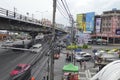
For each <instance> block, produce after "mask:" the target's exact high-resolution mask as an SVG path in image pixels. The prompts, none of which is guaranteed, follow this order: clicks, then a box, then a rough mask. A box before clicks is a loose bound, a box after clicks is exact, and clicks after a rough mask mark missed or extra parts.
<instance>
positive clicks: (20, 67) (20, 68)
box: [10, 64, 30, 77]
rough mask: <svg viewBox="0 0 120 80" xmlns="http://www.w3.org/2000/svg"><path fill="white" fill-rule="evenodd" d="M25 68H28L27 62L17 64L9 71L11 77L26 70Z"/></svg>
mask: <svg viewBox="0 0 120 80" xmlns="http://www.w3.org/2000/svg"><path fill="white" fill-rule="evenodd" d="M27 70H30V65H29V64H18V65H17V66H16V68H15V69H14V70H12V71H11V72H10V76H11V77H14V76H17V75H19V74H22V73H24V72H26V71H27Z"/></svg>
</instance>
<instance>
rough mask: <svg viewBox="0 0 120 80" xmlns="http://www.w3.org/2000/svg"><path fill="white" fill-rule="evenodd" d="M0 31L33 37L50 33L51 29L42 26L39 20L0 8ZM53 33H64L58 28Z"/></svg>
mask: <svg viewBox="0 0 120 80" xmlns="http://www.w3.org/2000/svg"><path fill="white" fill-rule="evenodd" d="M0 30H8V31H16V32H19V31H21V32H28V33H29V34H30V35H31V36H32V37H35V36H36V35H37V34H38V33H51V32H52V31H53V28H52V26H48V25H45V24H42V22H41V21H40V20H37V19H34V18H31V17H27V16H24V15H21V14H19V13H16V12H12V11H9V10H6V9H3V8H0ZM55 32H62V33H66V32H65V31H64V30H62V29H58V28H55Z"/></svg>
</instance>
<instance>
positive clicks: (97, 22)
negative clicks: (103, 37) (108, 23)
mask: <svg viewBox="0 0 120 80" xmlns="http://www.w3.org/2000/svg"><path fill="white" fill-rule="evenodd" d="M95 23H96V24H95V29H96V33H100V28H101V27H100V26H101V18H96V20H95Z"/></svg>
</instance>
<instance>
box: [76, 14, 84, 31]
mask: <svg viewBox="0 0 120 80" xmlns="http://www.w3.org/2000/svg"><path fill="white" fill-rule="evenodd" d="M83 17H85V15H84V14H77V26H78V29H82V30H83V31H86V22H85V20H84V18H83Z"/></svg>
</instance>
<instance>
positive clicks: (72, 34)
mask: <svg viewBox="0 0 120 80" xmlns="http://www.w3.org/2000/svg"><path fill="white" fill-rule="evenodd" d="M70 22H71V43H72V45H73V43H74V33H73V30H74V20H73V17H72V15H70ZM73 55H74V50H73V49H72V62H73V63H74V65H75V62H74V57H73Z"/></svg>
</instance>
